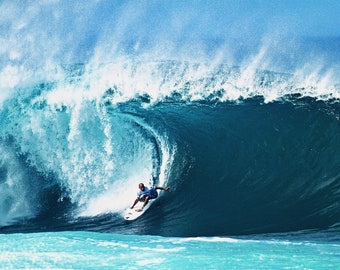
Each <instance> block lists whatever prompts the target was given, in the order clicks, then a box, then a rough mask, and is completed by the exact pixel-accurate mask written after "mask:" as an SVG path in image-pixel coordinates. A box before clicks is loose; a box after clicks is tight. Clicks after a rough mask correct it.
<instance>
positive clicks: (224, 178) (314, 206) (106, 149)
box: [0, 57, 340, 236]
mask: <svg viewBox="0 0 340 270" xmlns="http://www.w3.org/2000/svg"><path fill="white" fill-rule="evenodd" d="M256 61H257V60H256V57H255V58H254V61H251V63H250V64H249V65H247V66H246V67H230V66H228V65H225V64H221V63H210V64H206V63H203V62H189V61H183V62H181V61H157V62H155V61H152V62H150V61H131V60H129V59H120V60H119V61H116V62H114V63H100V64H98V65H94V64H93V63H89V64H87V65H72V66H64V67H54V68H53V69H52V70H45V69H43V70H41V71H39V72H36V71H35V73H34V74H35V75H34V76H33V74H32V76H31V77H30V76H29V74H19V71H18V70H16V67H8V68H7V71H6V69H4V70H3V71H2V73H1V76H2V79H3V80H4V76H7V77H6V79H7V80H8V79H11V78H12V76H19V77H20V78H22V79H23V81H20V80H16V81H15V82H16V84H15V85H9V84H4V86H3V89H4V90H6V89H7V91H3V93H4V94H3V95H2V99H1V115H0V119H1V127H2V129H1V131H0V138H1V139H0V152H1V161H0V162H1V163H0V177H1V180H0V185H1V204H0V205H1V206H0V217H1V221H0V222H1V226H2V231H5V232H6V231H40V230H60V229H71V230H73V229H88V230H96V231H113V232H122V233H140V234H162V235H187V236H193V235H194V236H196V235H226V234H245V233H266V232H283V231H292V230H293V231H294V230H306V229H317V230H324V229H327V230H330V229H331V228H333V227H335V228H337V226H338V225H337V224H339V203H338V202H339V196H340V195H339V190H340V189H339V188H340V187H339V183H340V181H339V180H340V175H339V171H340V170H339V169H340V168H339V164H340V162H339V157H340V155H339V154H340V153H339V149H340V136H339V130H340V129H339V117H340V111H339V102H338V101H339V97H340V89H339V84H338V83H337V82H336V81H335V80H334V79H333V78H334V77H333V76H332V75H331V72H328V71H327V72H325V73H322V76H320V74H319V73H313V74H310V73H308V74H307V75H306V74H303V73H299V72H296V73H294V74H283V73H275V72H271V71H266V70H259V69H257V68H256ZM6 72H7V73H6ZM39 74H40V75H41V76H40V75H39ZM25 78H31V79H30V80H28V79H25ZM141 181H143V182H145V183H146V184H149V185H151V184H160V185H164V184H167V185H170V186H171V187H172V191H171V192H169V193H166V194H161V196H160V198H159V199H158V200H157V201H156V202H155V203H154V204H153V205H152V207H151V208H150V210H148V211H147V212H146V213H145V214H144V215H143V216H142V217H141V218H140V219H138V220H137V221H136V222H128V223H127V222H125V221H124V220H123V219H122V217H121V215H120V213H121V212H122V211H123V209H124V208H126V207H127V206H129V205H130V204H131V202H132V201H133V200H134V196H135V192H136V187H137V186H138V183H139V182H141Z"/></svg>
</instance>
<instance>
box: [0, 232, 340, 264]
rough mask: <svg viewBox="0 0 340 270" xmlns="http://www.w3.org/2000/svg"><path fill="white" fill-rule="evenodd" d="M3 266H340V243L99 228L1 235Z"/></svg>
mask: <svg viewBox="0 0 340 270" xmlns="http://www.w3.org/2000/svg"><path fill="white" fill-rule="evenodd" d="M0 252H1V255H0V268H1V269H20V268H34V269H142V268H143V269H339V267H340V266H339V265H340V264H339V263H340V243H339V242H323V241H298V240H291V241H288V240H278V239H276V240H275V239H270V238H268V239H262V240H260V239H248V240H247V239H240V238H226V237H193V238H182V237H178V238H177V237H159V236H146V235H144V236H140V235H117V234H106V233H95V232H53V233H28V234H11V235H1V244H0Z"/></svg>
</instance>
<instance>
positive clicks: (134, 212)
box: [123, 200, 151, 220]
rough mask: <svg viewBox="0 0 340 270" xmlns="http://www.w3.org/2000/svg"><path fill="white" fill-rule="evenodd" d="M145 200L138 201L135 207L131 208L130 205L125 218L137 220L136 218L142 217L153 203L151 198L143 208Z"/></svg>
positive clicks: (125, 212)
mask: <svg viewBox="0 0 340 270" xmlns="http://www.w3.org/2000/svg"><path fill="white" fill-rule="evenodd" d="M143 204H144V202H138V203H137V204H136V205H135V207H134V208H133V209H130V207H128V208H127V209H126V210H125V211H124V213H123V216H124V219H125V220H135V219H136V218H138V217H140V216H141V215H143V214H144V213H145V211H146V210H148V208H149V207H150V205H151V200H150V201H149V203H148V204H147V205H146V206H145V207H144V209H143V210H141V209H142V206H143Z"/></svg>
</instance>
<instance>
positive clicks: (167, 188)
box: [155, 187, 170, 191]
mask: <svg viewBox="0 0 340 270" xmlns="http://www.w3.org/2000/svg"><path fill="white" fill-rule="evenodd" d="M155 189H160V190H166V191H168V190H169V189H170V187H166V188H164V187H155Z"/></svg>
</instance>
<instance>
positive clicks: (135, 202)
mask: <svg viewBox="0 0 340 270" xmlns="http://www.w3.org/2000/svg"><path fill="white" fill-rule="evenodd" d="M137 203H138V199H136V200H135V201H134V202H133V205H131V207H130V209H132V208H134V207H135V205H136V204H137Z"/></svg>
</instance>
